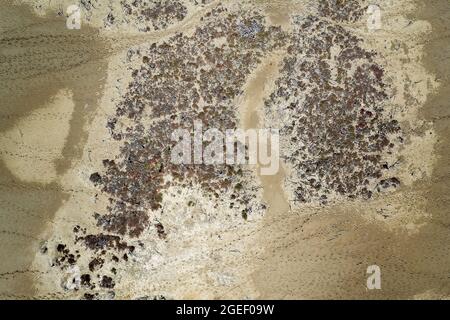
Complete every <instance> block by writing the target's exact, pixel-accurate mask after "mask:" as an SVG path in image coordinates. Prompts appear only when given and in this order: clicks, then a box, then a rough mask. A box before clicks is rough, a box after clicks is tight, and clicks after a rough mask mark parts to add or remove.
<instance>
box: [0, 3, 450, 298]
mask: <svg viewBox="0 0 450 320" xmlns="http://www.w3.org/2000/svg"><path fill="white" fill-rule="evenodd" d="M26 2H30V1H26ZM257 3H258V5H262V6H263V7H264V8H266V10H267V12H268V15H269V17H270V20H271V22H272V23H274V24H279V23H281V24H282V25H283V27H284V28H289V25H288V24H286V23H283V21H285V19H286V14H287V13H292V10H293V8H295V7H298V8H303V9H305V8H306V7H304V6H303V4H301V3H300V4H298V5H293V6H292V8H291V7H290V8H289V10H287V9H286V8H285V7H284V8H280V6H277V4H276V3H274V2H270V3H269V4H268V2H266V1H258V2H257ZM389 3H391V7H389ZM394 3H395V5H394ZM433 3H441V5H440V6H441V7H439V6H438V5H434V4H431V3H430V2H429V1H427V6H426V8H421V9H419V10H416V8H414V6H413V4H414V3H413V2H412V1H401V2H400V1H395V2H392V1H380V5H381V7H382V8H386V9H385V10H384V11H383V12H385V13H386V14H385V15H384V20H383V21H384V24H383V30H379V31H377V32H375V33H368V32H367V30H366V27H365V25H364V24H360V25H348V26H346V27H348V28H352V29H354V30H355V32H356V33H358V34H359V35H360V36H363V37H364V38H365V39H366V46H367V47H368V48H376V49H377V51H380V52H382V53H383V55H384V57H385V59H384V61H382V62H381V63H382V65H383V66H385V68H386V70H387V71H386V74H387V76H388V77H389V78H390V81H391V83H392V85H393V86H394V87H395V89H396V90H397V91H396V95H395V97H396V104H397V106H398V107H397V108H395V109H394V110H392V113H393V114H394V115H395V116H396V117H397V118H400V119H402V125H404V126H405V127H406V128H410V131H409V134H408V137H409V139H408V141H407V143H406V146H405V148H404V149H403V150H402V151H401V152H402V154H403V155H404V156H403V159H402V163H401V164H399V166H398V167H399V169H398V172H397V174H398V176H399V177H400V178H401V180H402V181H405V183H404V184H403V186H402V188H401V189H400V190H398V191H396V192H394V193H389V194H383V195H382V196H378V197H375V198H374V199H372V200H370V201H353V202H347V201H343V200H339V199H338V200H337V201H336V202H335V203H332V204H331V205H329V206H327V207H321V206H319V205H314V204H311V205H305V206H303V207H302V208H300V209H296V210H294V211H292V210H290V204H289V195H288V194H286V191H285V188H284V187H283V183H284V182H283V180H284V176H286V174H289V172H288V170H287V169H283V170H281V171H280V172H279V174H278V175H277V176H274V177H262V176H260V177H258V178H257V180H256V181H259V182H260V185H261V186H262V190H261V201H264V202H265V203H266V204H267V205H268V210H267V213H266V215H265V216H264V217H256V218H254V219H253V220H250V221H247V222H244V221H242V219H234V218H228V217H229V215H230V212H229V209H228V208H220V210H219V211H220V212H223V216H215V217H214V218H211V217H209V216H208V215H209V212H210V211H211V208H212V203H210V202H209V201H210V200H208V199H206V198H204V197H203V194H202V193H201V191H200V190H199V189H194V190H192V191H186V190H184V191H183V192H184V193H182V194H181V195H172V194H176V192H175V190H174V191H173V193H172V192H171V191H170V190H169V191H168V192H167V197H165V200H164V206H165V208H166V209H167V210H166V212H167V211H169V212H172V213H169V214H168V215H167V216H165V217H160V218H161V219H165V220H164V223H165V225H166V227H167V228H168V229H169V230H171V231H172V232H171V233H170V235H169V236H170V241H169V242H167V243H165V242H154V240H153V238H151V237H148V239H146V238H145V237H144V238H143V241H144V242H146V241H147V242H146V244H147V246H146V247H148V248H151V249H149V250H148V252H146V253H145V254H141V255H140V256H136V257H134V258H133V259H134V261H132V262H131V264H130V265H129V266H128V267H127V269H125V270H119V271H121V274H122V275H121V279H120V282H119V283H118V286H117V288H116V290H115V291H116V297H118V298H136V297H139V296H147V295H150V296H151V295H157V294H164V295H166V296H167V297H169V298H293V299H299V298H364V299H366V298H367V299H371V298H390V299H393V298H414V297H415V298H436V297H438V298H440V297H448V296H449V295H450V285H449V284H448V281H447V280H448V274H449V272H450V270H449V265H450V264H449V262H450V261H449V260H450V255H448V245H447V244H448V243H449V240H450V239H448V237H449V236H448V232H447V231H448V230H447V228H448V225H449V221H448V219H449V218H448V217H447V216H448V213H449V209H448V197H449V196H448V195H449V190H448V174H449V161H448V140H447V139H448V136H449V131H448V119H449V118H448V110H449V108H448V101H449V100H448V97H447V95H448V93H447V92H449V90H448V89H447V86H448V83H447V80H448V78H447V75H448V71H450V70H448V68H449V67H450V63H448V62H447V63H441V61H446V60H445V59H446V57H445V52H448V50H443V49H441V48H442V46H445V45H447V44H446V42H447V40H446V35H448V32H449V30H448V28H449V26H448V21H449V19H448V18H449V17H448V14H447V16H445V15H444V14H443V12H447V13H449V12H450V10H449V9H450V8H449V7H448V4H446V1H445V0H444V1H434V2H433ZM213 5H214V3H213V4H212V6H213ZM1 6H2V10H1V11H0V16H1V15H2V13H3V14H4V17H1V18H2V19H0V26H1V27H2V29H1V30H2V31H4V30H11V29H13V28H17V27H18V26H22V25H23V21H27V23H29V24H34V23H37V26H38V28H36V27H35V26H33V27H30V28H28V29H27V28H19V30H16V31H8V36H11V37H12V36H14V32H16V33H17V34H23V33H24V32H31V31H28V30H29V29H31V28H32V29H33V30H36V32H37V33H44V34H54V33H55V32H56V31H55V30H58V32H61V33H62V34H63V35H64V36H66V34H65V32H67V31H65V30H64V24H62V27H61V23H64V21H63V20H61V19H53V18H51V19H50V18H48V17H40V18H39V17H37V16H34V15H32V14H31V12H29V10H28V9H27V7H18V8H19V9H17V8H16V7H12V6H5V4H3V3H2V4H1ZM54 6H56V4H55V5H54ZM445 6H447V7H445ZM4 8H5V10H4ZM298 8H297V9H298ZM17 10H19V11H17ZM44 11H45V10H44ZM19 12H20V15H21V16H20V18H18V17H16V16H17V15H18V14H19ZM203 12H204V11H202V10H198V12H196V11H193V12H192V13H191V14H192V15H191V16H189V17H188V18H186V19H185V20H184V21H183V22H181V23H180V24H179V25H175V26H174V27H171V28H169V29H168V30H166V31H161V32H155V33H149V34H147V35H145V36H142V35H138V34H136V33H135V32H133V31H132V30H126V29H124V30H102V31H101V34H102V35H103V36H102V37H100V36H97V32H96V31H95V29H91V27H89V24H88V26H86V28H84V27H83V29H82V30H83V35H82V36H80V37H77V38H75V39H74V38H73V37H72V36H71V37H69V38H64V37H62V38H60V39H61V40H60V41H54V40H52V41H51V42H50V41H46V37H45V36H44V37H41V38H40V39H42V41H43V42H42V46H41V47H39V48H41V49H40V50H42V52H47V51H49V52H55V54H56V55H57V56H58V57H59V58H58V59H57V60H56V61H58V64H57V65H47V64H46V60H45V59H43V58H42V55H43V54H44V53H41V52H40V51H39V50H38V51H37V52H35V53H34V54H28V55H27V56H26V59H27V60H26V61H25V62H23V60H22V59H23V57H21V58H20V59H15V58H14V57H15V56H16V55H21V54H22V51H21V49H19V50H18V52H16V51H15V50H17V49H16V48H17V47H18V46H25V45H26V42H14V43H13V44H12V45H11V46H10V47H7V50H8V51H7V54H6V55H7V57H11V58H10V59H11V60H10V61H11V62H10V63H9V64H8V65H7V67H5V65H3V64H2V67H1V68H2V69H1V71H2V73H1V75H2V77H6V80H7V81H6V83H7V86H5V87H2V88H1V91H0V93H1V97H2V99H1V105H2V106H1V108H0V112H1V119H0V144H1V157H2V163H1V165H0V169H1V175H0V179H1V180H0V181H1V184H0V188H1V189H2V191H1V193H0V201H1V202H2V209H1V214H0V219H1V224H2V233H1V235H0V237H1V239H2V243H3V245H2V246H1V249H0V250H1V251H0V256H1V257H2V261H3V262H2V263H1V264H0V297H2V298H74V297H77V295H76V294H74V293H73V292H69V291H64V290H63V289H62V288H61V285H60V284H61V278H63V276H64V275H63V274H61V272H60V271H58V270H57V269H54V268H53V269H52V268H50V267H49V264H50V260H49V255H42V254H40V253H39V248H40V246H41V244H42V243H43V242H44V241H47V243H48V244H49V246H52V245H54V244H56V243H58V241H67V242H70V241H73V240H72V237H73V234H72V232H71V231H72V228H73V226H74V225H75V224H82V225H83V226H86V227H88V228H89V229H90V230H93V231H95V226H94V221H93V219H92V213H93V212H94V211H96V210H102V208H103V207H104V206H105V204H106V203H107V199H106V196H104V195H102V194H99V195H98V197H95V194H96V192H97V191H96V190H95V188H94V187H93V186H92V184H91V183H90V182H89V174H90V173H92V172H95V171H96V170H97V168H99V167H100V166H101V160H102V159H106V158H108V157H109V156H110V155H111V156H112V155H114V154H115V152H116V150H117V148H118V144H117V143H115V142H113V141H112V140H111V139H110V137H109V134H108V132H107V129H106V128H105V123H106V117H107V115H108V114H111V113H112V112H113V111H114V109H113V108H114V102H116V101H117V100H118V99H119V95H120V93H121V92H123V90H125V87H126V82H127V80H128V78H127V76H126V75H127V74H128V73H127V71H126V65H125V63H124V57H125V53H126V49H127V48H128V47H129V46H131V45H136V46H138V45H139V44H140V43H146V42H148V43H151V42H153V41H157V40H161V39H164V38H166V37H168V36H170V35H172V34H174V33H175V32H176V31H177V30H181V29H182V30H184V31H185V32H189V31H190V30H192V28H193V27H195V25H196V24H197V23H199V18H200V16H201V14H202V13H203ZM300 12H301V11H300ZM436 13H439V14H436ZM442 16H444V17H446V18H447V20H442V21H446V22H447V24H443V23H442V22H441V20H440V19H439V17H442ZM11 17H15V18H14V19H12V18H11ZM409 20H411V21H412V24H410V25H408V23H409V22H408V21H409ZM5 21H6V27H3V24H2V23H5ZM90 25H92V28H93V27H98V26H99V25H100V24H99V21H96V20H95V18H93V19H92V21H91V22H90ZM405 26H408V27H405ZM431 32H433V33H432V34H433V37H432V38H430V34H431ZM68 39H70V40H68ZM108 39H109V40H108ZM84 48H89V50H84ZM111 48H113V49H111ZM393 48H395V49H393ZM2 50H4V49H3V47H2ZM74 51H75V52H77V55H76V56H79V55H81V56H82V57H83V59H80V61H78V60H76V61H74V56H73V55H72V52H74ZM2 53H3V51H2ZM45 54H47V53H45ZM45 54H44V56H45ZM281 57H282V53H280V54H279V55H274V56H271V57H269V58H267V60H264V61H263V62H262V63H261V65H260V68H258V69H257V70H256V71H255V73H254V74H253V75H252V76H250V77H249V79H248V81H247V84H246V91H245V93H244V95H243V96H242V99H241V101H240V105H241V106H243V111H242V112H243V113H242V114H243V116H242V120H243V127H244V128H257V127H261V126H263V125H264V119H263V117H264V115H263V114H262V113H261V109H260V108H261V107H262V102H263V98H264V97H266V96H267V94H268V92H270V89H271V86H272V85H273V80H274V78H275V77H276V75H277V68H276V67H277V64H278V62H279V61H280V59H281ZM72 64H73V65H72ZM24 65H28V66H30V65H32V66H33V68H26V67H24ZM67 65H69V66H71V67H73V68H71V69H70V71H69V72H67V71H64V70H66V69H67ZM5 71H8V72H5ZM35 74H39V75H40V76H39V77H38V78H34V79H31V80H28V79H27V77H29V76H32V75H35ZM118 78H121V81H120V82H117V79H118ZM2 80H3V79H2ZM11 92H13V94H11ZM55 131H57V132H58V134H56V135H55ZM41 137H42V138H41ZM46 137H47V139H46ZM27 164H28V165H27ZM282 168H283V167H282ZM286 170H287V171H286ZM191 198H193V199H195V200H196V201H197V203H198V204H197V205H196V206H195V207H194V208H192V209H186V212H184V213H183V214H182V215H181V216H180V215H179V214H178V212H176V211H175V209H176V208H177V205H176V203H177V201H180V202H181V203H185V202H186V199H191ZM171 208H172V211H171V210H170V209H171ZM383 215H385V216H387V218H384V217H383ZM191 216H192V218H189V217H191ZM371 264H377V265H379V266H380V267H381V269H382V290H380V291H368V290H366V287H365V284H366V278H367V275H366V268H367V266H368V265H371Z"/></svg>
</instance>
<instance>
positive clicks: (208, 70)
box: [95, 7, 286, 238]
mask: <svg viewBox="0 0 450 320" xmlns="http://www.w3.org/2000/svg"><path fill="white" fill-rule="evenodd" d="M285 38H286V35H285V34H284V33H283V32H282V31H281V29H280V28H277V27H270V28H268V27H266V26H265V20H264V18H263V17H262V16H261V15H260V14H258V13H253V12H249V13H244V14H242V15H237V14H235V13H228V12H227V9H225V8H222V7H218V8H216V9H214V10H212V11H211V12H209V13H207V14H206V16H205V17H204V23H203V24H202V25H201V26H199V27H197V29H196V30H195V32H194V34H193V35H192V36H189V37H187V36H184V35H183V34H177V35H175V36H173V37H172V38H170V39H169V40H168V41H166V42H163V43H161V44H156V43H155V44H152V45H150V46H149V47H147V48H146V49H141V50H140V55H141V56H142V57H141V58H140V59H142V62H143V64H142V65H141V67H140V68H138V69H136V70H132V71H131V72H132V76H133V81H132V82H131V83H130V84H129V89H128V91H127V93H126V94H125V95H124V97H123V99H122V101H121V102H120V103H119V104H118V106H117V110H116V116H115V117H114V118H111V119H109V121H108V123H107V127H108V128H109V129H110V130H111V134H112V137H113V138H115V139H117V140H119V141H123V145H122V148H121V154H120V156H119V157H117V159H120V160H117V159H105V160H104V161H103V165H104V167H105V173H104V174H102V176H101V179H100V180H101V185H102V186H103V187H102V191H103V192H105V193H107V194H109V195H110V205H109V206H108V208H107V209H108V211H109V213H107V214H104V215H98V216H96V218H97V221H98V225H99V226H102V227H103V228H104V229H105V230H107V231H109V232H115V233H117V234H121V235H123V234H128V235H130V236H139V235H140V234H141V233H142V232H143V231H144V229H145V228H146V227H147V226H149V223H150V218H151V215H150V214H151V211H152V210H158V209H159V208H160V203H161V200H162V192H163V190H164V189H165V188H167V187H168V185H167V184H166V183H164V182H163V177H164V176H165V175H170V176H172V177H174V179H175V180H176V183H178V184H181V185H182V186H184V187H189V186H190V185H191V184H192V183H193V182H195V183H199V184H201V186H202V187H203V188H204V190H205V191H207V192H209V193H211V194H212V195H214V197H217V198H219V194H221V193H222V192H223V190H226V189H228V188H233V186H234V185H236V184H238V185H242V184H240V183H239V182H241V174H242V170H241V168H239V167H238V166H228V165H215V166H211V165H185V166H180V165H174V164H172V163H171V161H170V148H171V147H172V146H173V145H174V142H173V141H172V139H171V134H172V132H173V131H174V130H175V129H177V128H187V129H189V130H192V125H193V123H194V121H196V120H200V121H202V122H203V124H204V125H205V126H208V128H218V129H219V130H221V131H225V130H226V129H233V128H236V127H237V118H236V114H235V107H236V106H235V101H234V99H235V98H236V97H237V96H239V95H240V94H241V93H242V87H243V85H244V83H245V81H246V78H247V76H248V75H249V74H250V73H251V71H252V70H253V69H254V68H255V67H256V66H257V65H258V63H259V61H260V58H261V57H262V56H263V55H265V54H266V53H267V52H270V51H272V50H274V49H276V48H280V47H282V46H283V45H285ZM218 39H222V40H223V41H222V43H223V44H222V45H216V40H218ZM149 118H150V119H154V121H153V122H152V123H151V124H150V125H147V124H146V123H145V122H144V121H143V119H149ZM124 119H132V120H133V125H132V126H127V127H123V126H120V125H118V124H120V123H122V122H124V121H123V120H124ZM95 180H96V181H100V180H99V179H95ZM244 191H245V190H241V191H240V192H239V193H237V194H239V195H240V199H235V201H241V203H248V201H247V199H243V197H245V196H246V195H245V192H244ZM157 232H158V236H159V237H160V238H165V231H162V230H161V227H158V226H157Z"/></svg>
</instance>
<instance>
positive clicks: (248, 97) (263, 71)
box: [240, 52, 289, 215]
mask: <svg viewBox="0 0 450 320" xmlns="http://www.w3.org/2000/svg"><path fill="white" fill-rule="evenodd" d="M282 57H283V55H282V52H276V53H273V54H272V55H270V56H268V57H267V58H265V59H264V60H263V61H262V62H261V64H260V66H259V68H258V69H257V70H256V71H255V72H254V74H253V76H252V77H251V78H250V80H249V82H248V83H247V86H246V89H245V94H244V96H243V103H242V105H241V110H240V113H241V119H242V121H241V122H242V124H241V125H242V127H243V129H244V130H248V129H262V128H269V127H270V126H269V125H268V124H265V123H263V122H264V121H263V120H262V119H263V118H264V117H263V108H264V98H265V97H266V95H268V94H269V93H270V91H269V90H270V87H271V84H272V83H273V81H274V80H275V79H276V78H277V76H278V71H279V63H280V61H281V59H282ZM273 129H277V128H273ZM259 167H260V165H259V164H258V165H257V166H256V168H255V169H256V172H257V174H258V177H259V180H260V182H261V187H262V189H263V199H264V201H265V203H266V205H267V207H268V210H267V214H268V215H280V214H284V213H287V212H288V211H289V203H288V201H287V197H286V195H285V193H284V190H283V184H284V178H285V172H284V168H283V163H282V161H281V159H280V164H279V170H278V172H277V174H275V175H261V174H260V170H259Z"/></svg>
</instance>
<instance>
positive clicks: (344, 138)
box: [266, 1, 401, 202]
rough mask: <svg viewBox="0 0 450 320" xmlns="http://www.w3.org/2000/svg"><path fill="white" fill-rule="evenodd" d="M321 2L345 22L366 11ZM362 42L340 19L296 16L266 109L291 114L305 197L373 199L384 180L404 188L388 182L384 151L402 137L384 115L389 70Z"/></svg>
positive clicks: (292, 159)
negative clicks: (329, 19) (293, 28)
mask: <svg viewBox="0 0 450 320" xmlns="http://www.w3.org/2000/svg"><path fill="white" fill-rule="evenodd" d="M320 3H321V4H320V6H321V7H323V8H328V7H329V8H331V9H330V10H331V11H330V12H333V13H334V14H333V15H331V16H330V14H329V12H328V11H326V10H325V9H324V10H325V12H322V13H323V14H326V15H327V16H330V17H331V18H333V19H335V20H338V21H340V20H341V19H343V18H342V17H344V16H346V17H354V16H357V13H358V12H359V11H358V9H357V7H356V6H355V5H354V2H352V1H350V2H348V1H345V3H346V4H347V5H345V6H344V7H340V9H339V10H337V9H335V8H333V6H335V5H339V6H340V5H341V4H342V3H344V2H339V1H323V2H320ZM355 10H356V11H355ZM334 15H338V16H334ZM341 15H342V17H341ZM361 42H362V40H361V39H359V38H357V37H355V36H354V35H352V34H351V33H350V32H349V31H347V30H345V29H344V28H343V27H340V26H339V25H337V24H336V23H333V22H328V21H326V20H323V19H320V18H318V17H314V16H309V17H307V18H299V17H296V19H295V31H294V33H293V35H292V38H291V42H290V45H289V47H288V56H287V57H286V58H285V59H284V62H283V66H282V70H281V77H280V78H279V79H278V80H277V82H276V88H277V89H276V90H275V91H274V92H273V93H272V94H271V96H270V99H269V100H268V101H266V110H267V111H269V112H270V111H271V110H273V109H276V108H280V107H281V109H282V111H281V112H282V113H285V114H288V115H289V116H288V117H287V118H286V119H287V121H286V122H285V124H284V126H283V128H282V130H281V136H282V137H283V138H284V139H285V145H287V146H288V148H286V149H287V150H285V151H284V154H283V155H284V156H285V160H286V161H287V162H288V163H290V164H291V165H292V166H293V167H294V169H295V170H294V177H293V180H294V188H295V190H294V194H295V200H296V201H298V202H309V201H313V200H319V201H322V202H325V201H327V199H328V197H329V196H330V195H331V194H333V193H337V194H339V195H343V196H347V197H349V198H356V197H364V198H370V197H371V196H372V194H373V192H374V191H376V190H377V189H376V187H375V186H376V185H377V184H378V182H380V186H384V185H396V183H390V182H383V181H380V180H381V178H382V170H383V169H384V168H383V165H385V162H383V155H385V154H390V153H392V150H393V148H394V147H395V145H394V142H396V141H401V139H399V135H401V132H400V126H399V124H398V122H397V121H396V120H394V119H391V118H390V117H388V116H387V114H386V113H385V112H384V105H385V104H386V103H387V102H388V100H389V96H388V94H387V93H386V92H387V90H386V89H387V85H386V84H385V82H384V80H383V79H384V71H383V68H382V66H380V65H378V64H377V62H376V61H375V57H376V53H375V52H370V51H367V50H365V49H363V48H362V46H361ZM333 68H334V69H333ZM393 179H395V180H393ZM385 181H398V180H397V179H396V178H392V179H388V180H385Z"/></svg>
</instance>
